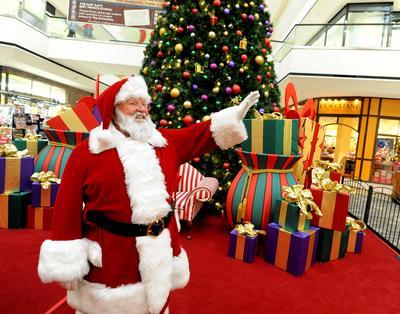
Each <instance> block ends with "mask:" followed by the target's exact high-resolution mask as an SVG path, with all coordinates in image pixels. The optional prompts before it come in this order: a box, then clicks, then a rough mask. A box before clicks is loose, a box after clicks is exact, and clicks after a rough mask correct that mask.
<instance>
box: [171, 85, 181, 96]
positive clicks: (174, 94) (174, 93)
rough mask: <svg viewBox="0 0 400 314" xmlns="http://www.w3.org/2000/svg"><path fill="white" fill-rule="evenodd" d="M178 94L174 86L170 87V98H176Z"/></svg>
mask: <svg viewBox="0 0 400 314" xmlns="http://www.w3.org/2000/svg"><path fill="white" fill-rule="evenodd" d="M180 94H181V92H180V91H179V89H177V88H176V87H174V88H173V89H171V92H170V95H171V97H172V98H178V97H179V95H180Z"/></svg>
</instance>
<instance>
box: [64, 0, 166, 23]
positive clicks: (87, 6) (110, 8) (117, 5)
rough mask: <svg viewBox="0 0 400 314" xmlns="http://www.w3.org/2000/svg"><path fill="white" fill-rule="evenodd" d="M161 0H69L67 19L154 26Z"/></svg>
mask: <svg viewBox="0 0 400 314" xmlns="http://www.w3.org/2000/svg"><path fill="white" fill-rule="evenodd" d="M162 2H163V1H162V0H125V1H124V0H119V1H114V0H107V1H103V0H70V1H69V11H68V20H70V21H76V22H84V23H94V24H109V25H119V26H133V27H139V28H150V29H153V28H154V23H155V21H156V20H157V16H158V14H159V13H160V11H161V10H162V9H161V3H162Z"/></svg>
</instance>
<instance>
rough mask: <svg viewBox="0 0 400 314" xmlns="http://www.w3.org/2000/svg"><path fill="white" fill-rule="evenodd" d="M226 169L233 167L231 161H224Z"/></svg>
mask: <svg viewBox="0 0 400 314" xmlns="http://www.w3.org/2000/svg"><path fill="white" fill-rule="evenodd" d="M222 166H223V167H224V168H225V169H227V170H228V169H229V168H230V167H231V164H230V163H229V162H224V164H223V165H222Z"/></svg>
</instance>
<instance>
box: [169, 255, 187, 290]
mask: <svg viewBox="0 0 400 314" xmlns="http://www.w3.org/2000/svg"><path fill="white" fill-rule="evenodd" d="M189 279H190V270H189V260H188V256H187V253H186V251H185V250H184V249H183V248H181V254H179V255H178V256H174V257H173V260H172V290H175V289H181V288H183V287H185V286H186V285H187V284H188V282H189Z"/></svg>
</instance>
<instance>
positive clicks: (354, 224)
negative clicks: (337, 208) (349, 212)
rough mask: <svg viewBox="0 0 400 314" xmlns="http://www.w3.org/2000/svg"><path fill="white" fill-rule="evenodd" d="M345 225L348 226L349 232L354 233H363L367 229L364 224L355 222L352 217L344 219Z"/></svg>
mask: <svg viewBox="0 0 400 314" xmlns="http://www.w3.org/2000/svg"><path fill="white" fill-rule="evenodd" d="M346 224H347V225H350V230H354V231H364V230H365V229H367V225H366V224H365V222H364V221H362V220H355V219H354V218H352V217H347V218H346Z"/></svg>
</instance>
